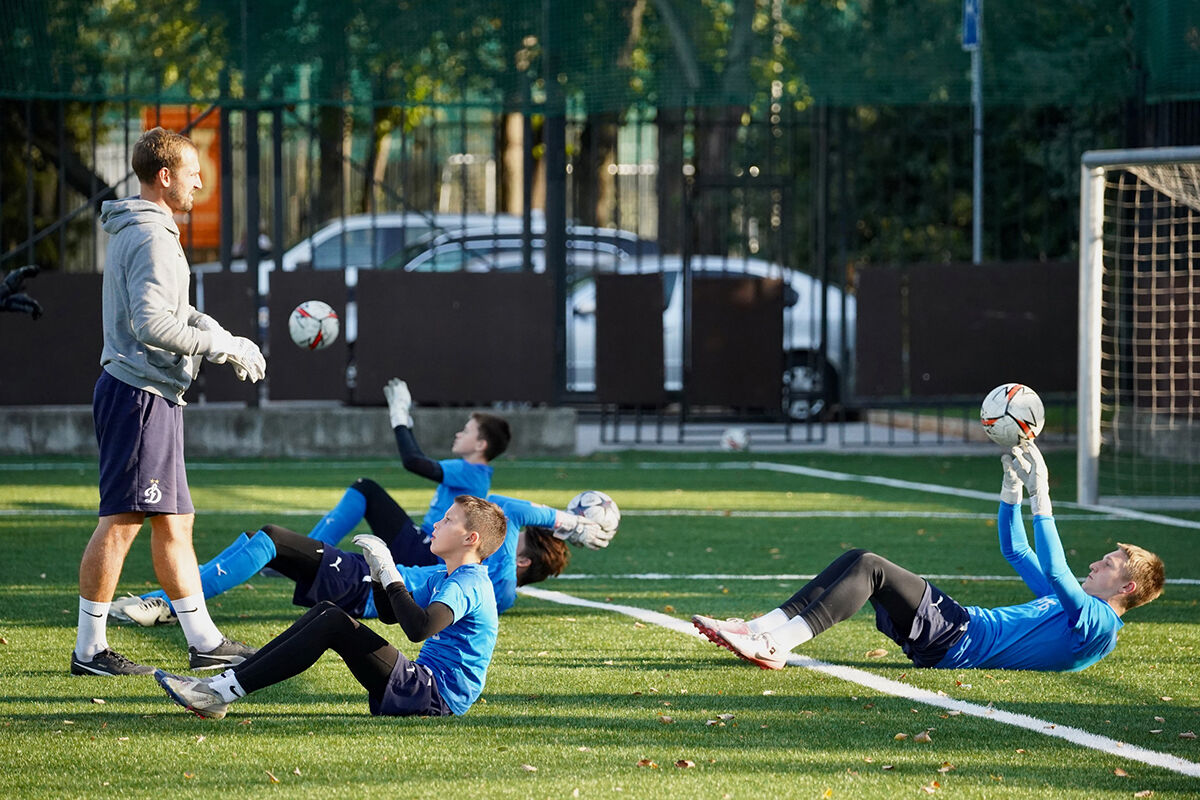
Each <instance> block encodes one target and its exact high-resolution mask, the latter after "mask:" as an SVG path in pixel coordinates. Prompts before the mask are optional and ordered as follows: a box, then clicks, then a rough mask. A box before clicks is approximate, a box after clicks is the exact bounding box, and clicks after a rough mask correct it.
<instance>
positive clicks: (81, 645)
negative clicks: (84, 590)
mask: <svg viewBox="0 0 1200 800" xmlns="http://www.w3.org/2000/svg"><path fill="white" fill-rule="evenodd" d="M111 605H112V603H94V602H92V601H91V600H86V599H84V598H83V597H82V596H80V598H79V627H78V629H76V631H75V657H76V658H78V659H79V660H80V661H91V660H92V657H93V656H95V655H96V653H99V652H100V651H101V650H107V649H108V607H109V606H111Z"/></svg>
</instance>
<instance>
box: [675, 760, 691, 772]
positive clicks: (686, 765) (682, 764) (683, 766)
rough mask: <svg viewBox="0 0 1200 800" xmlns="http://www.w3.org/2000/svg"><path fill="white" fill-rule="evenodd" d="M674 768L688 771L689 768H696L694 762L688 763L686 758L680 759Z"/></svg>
mask: <svg viewBox="0 0 1200 800" xmlns="http://www.w3.org/2000/svg"><path fill="white" fill-rule="evenodd" d="M675 766H677V767H679V768H680V769H688V768H690V767H694V766H696V762H695V761H689V760H687V759H686V758H681V759H679V760H678V761H676V762H675Z"/></svg>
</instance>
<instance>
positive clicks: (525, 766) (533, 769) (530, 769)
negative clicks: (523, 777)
mask: <svg viewBox="0 0 1200 800" xmlns="http://www.w3.org/2000/svg"><path fill="white" fill-rule="evenodd" d="M521 769H523V770H525V771H526V772H537V767H535V766H534V765H533V764H522V765H521Z"/></svg>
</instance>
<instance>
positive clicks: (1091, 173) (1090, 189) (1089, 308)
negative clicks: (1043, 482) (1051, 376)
mask: <svg viewBox="0 0 1200 800" xmlns="http://www.w3.org/2000/svg"><path fill="white" fill-rule="evenodd" d="M1081 172H1082V175H1081V179H1080V187H1079V207H1080V220H1079V365H1078V371H1079V375H1078V378H1077V380H1078V387H1077V389H1076V393H1077V402H1078V404H1079V421H1078V425H1079V429H1078V442H1077V450H1076V471H1077V472H1076V482H1077V483H1076V497H1077V499H1078V501H1079V502H1080V503H1082V504H1083V505H1095V504H1096V503H1098V502H1099V500H1100V497H1099V495H1100V489H1099V471H1098V462H1099V459H1100V334H1101V328H1102V322H1101V317H1100V301H1101V299H1102V295H1103V290H1102V280H1103V275H1104V261H1103V255H1102V244H1103V241H1102V238H1101V237H1102V234H1103V226H1104V168H1103V167H1089V166H1087V164H1086V158H1085V164H1084V166H1083V169H1082V170H1081Z"/></svg>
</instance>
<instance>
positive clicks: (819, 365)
mask: <svg viewBox="0 0 1200 800" xmlns="http://www.w3.org/2000/svg"><path fill="white" fill-rule="evenodd" d="M837 391H838V382H837V373H835V372H834V370H833V368H832V367H830V366H829V365H828V364H826V363H824V362H823V361H822V359H821V357H820V356H818V355H816V354H814V353H808V352H799V353H793V354H792V357H791V366H790V367H788V368H786V369H784V371H783V411H784V413H785V414H786V415H787V416H788V417H789V418H790V419H793V420H795V421H797V422H808V421H815V420H818V419H820V418H821V414H823V413H824V412H825V410H826V409H828V408H829V407H830V406H831V405H833V404H834V403H836V402H837Z"/></svg>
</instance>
